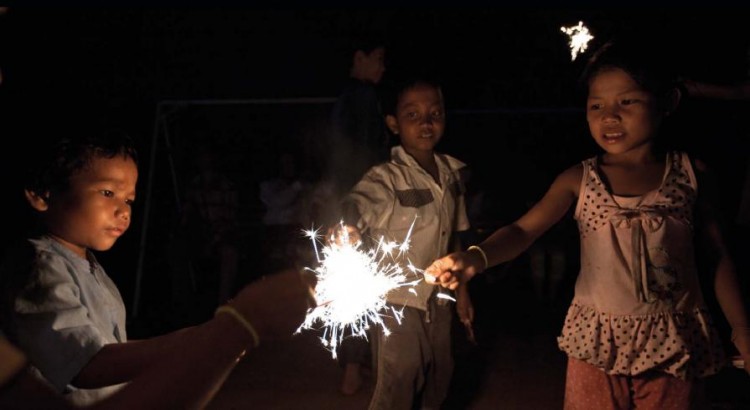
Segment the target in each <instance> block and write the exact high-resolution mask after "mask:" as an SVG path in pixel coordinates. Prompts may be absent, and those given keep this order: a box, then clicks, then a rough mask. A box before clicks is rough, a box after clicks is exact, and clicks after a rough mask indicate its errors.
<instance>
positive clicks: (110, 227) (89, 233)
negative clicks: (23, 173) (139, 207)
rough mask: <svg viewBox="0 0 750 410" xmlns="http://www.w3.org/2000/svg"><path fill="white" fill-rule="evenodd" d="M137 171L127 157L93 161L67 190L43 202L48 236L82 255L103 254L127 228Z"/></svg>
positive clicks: (76, 175) (74, 177) (77, 175)
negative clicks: (87, 251) (97, 252)
mask: <svg viewBox="0 0 750 410" xmlns="http://www.w3.org/2000/svg"><path fill="white" fill-rule="evenodd" d="M137 180H138V169H137V167H136V164H135V162H133V160H132V159H130V158H125V157H123V156H121V155H118V156H116V157H114V158H101V157H98V158H95V159H93V160H92V162H91V164H90V165H89V166H88V167H86V168H84V169H83V170H81V171H79V172H78V173H76V174H74V175H73V176H72V177H71V178H70V187H69V189H68V190H66V191H64V192H60V193H56V194H52V195H51V196H50V197H49V198H48V200H47V201H46V209H39V208H37V209H38V210H40V211H43V212H45V222H46V224H47V229H48V231H49V233H50V234H51V235H52V236H53V237H54V238H55V239H57V240H58V241H59V242H60V243H62V244H63V245H64V246H65V247H67V248H69V249H71V250H72V251H74V252H76V253H77V254H78V255H79V256H81V257H85V256H86V249H93V250H97V251H105V250H108V249H109V248H111V247H112V245H114V244H115V241H117V238H119V237H120V236H121V235H122V234H123V233H125V231H127V229H128V227H129V226H130V219H131V218H130V216H131V206H132V204H133V201H134V200H135V185H136V181H137Z"/></svg>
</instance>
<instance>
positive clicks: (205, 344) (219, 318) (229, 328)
mask: <svg viewBox="0 0 750 410" xmlns="http://www.w3.org/2000/svg"><path fill="white" fill-rule="evenodd" d="M311 292H312V291H311V289H310V288H309V286H308V284H306V283H304V281H303V277H302V276H301V275H300V273H299V272H297V271H295V270H291V269H290V270H286V271H283V272H279V273H275V274H273V275H268V276H267V277H266V278H265V279H264V280H262V281H256V282H253V283H251V284H249V285H247V286H246V287H245V288H243V289H242V290H241V291H240V292H239V293H238V294H237V295H236V296H235V298H234V299H233V300H232V302H230V303H229V304H228V305H229V306H231V307H232V308H234V309H235V311H236V312H237V313H238V314H240V315H241V316H242V317H243V318H244V319H245V320H246V321H247V322H248V323H249V324H250V326H252V327H253V328H254V329H255V331H256V333H257V335H258V337H259V338H260V341H261V343H262V342H264V341H270V340H278V339H289V338H291V337H292V335H293V334H294V331H295V330H296V329H297V328H298V327H299V326H300V325H301V324H302V321H303V320H304V319H305V315H306V312H307V310H308V309H309V308H310V307H313V306H315V303H314V299H312V296H311V294H312V293H311ZM170 335H174V334H170ZM253 343H254V338H253V336H252V335H251V334H250V332H249V331H248V330H247V329H246V328H245V325H243V324H241V323H240V321H239V320H237V319H236V318H235V317H233V315H229V314H218V315H216V316H215V317H214V318H213V319H211V320H209V321H208V322H206V323H204V324H201V325H198V326H195V327H193V328H191V329H190V332H188V333H186V334H184V335H180V337H179V338H175V339H173V340H172V341H169V342H168V344H170V345H171V348H170V349H169V350H167V351H164V352H162V353H163V354H162V356H161V357H160V358H159V360H158V361H156V362H154V363H153V364H152V365H151V366H149V367H148V368H147V369H146V370H145V371H144V372H143V373H141V374H140V375H138V376H137V377H136V378H135V379H134V380H133V381H132V382H131V383H129V384H128V385H127V386H125V388H123V389H122V390H120V391H118V392H117V393H115V394H114V395H113V396H112V397H110V398H108V399H106V400H105V401H103V402H101V403H98V404H97V405H96V406H94V408H96V409H100V408H101V409H134V408H138V409H163V408H205V406H206V405H207V404H208V403H209V401H210V400H211V398H213V397H214V395H215V394H216V393H217V392H218V390H219V388H220V387H221V385H222V384H223V383H224V381H225V380H226V377H227V376H228V375H229V373H230V372H231V371H232V369H233V368H234V366H235V365H236V364H237V363H238V362H239V360H240V359H241V358H242V356H243V355H244V353H245V350H246V349H249V348H250V347H251V346H252V344H253Z"/></svg>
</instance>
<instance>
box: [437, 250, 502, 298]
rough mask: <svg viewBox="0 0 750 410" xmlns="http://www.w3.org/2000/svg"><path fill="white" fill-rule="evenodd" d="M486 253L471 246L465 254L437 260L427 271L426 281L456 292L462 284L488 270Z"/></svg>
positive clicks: (457, 253)
mask: <svg viewBox="0 0 750 410" xmlns="http://www.w3.org/2000/svg"><path fill="white" fill-rule="evenodd" d="M487 267H488V266H487V257H486V256H485V254H484V251H483V250H482V249H481V248H479V247H477V246H471V247H469V250H467V251H465V252H455V253H451V254H450V255H447V256H444V257H442V258H440V259H437V260H435V261H434V262H432V264H430V266H428V267H427V269H425V275H424V276H425V281H427V282H428V283H434V284H438V285H440V286H442V287H444V288H448V289H451V290H455V289H456V288H458V286H459V282H460V283H465V282H468V281H469V280H470V279H471V278H473V277H474V275H476V274H477V273H480V272H482V271H484V270H485V269H487Z"/></svg>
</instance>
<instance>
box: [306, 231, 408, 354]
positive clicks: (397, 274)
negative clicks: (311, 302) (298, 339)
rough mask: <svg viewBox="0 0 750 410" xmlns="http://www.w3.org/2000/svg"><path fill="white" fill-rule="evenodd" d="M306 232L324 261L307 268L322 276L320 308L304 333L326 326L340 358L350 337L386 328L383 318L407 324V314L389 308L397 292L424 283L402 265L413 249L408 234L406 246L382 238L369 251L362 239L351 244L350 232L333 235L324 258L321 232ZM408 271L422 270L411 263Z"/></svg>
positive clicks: (326, 342) (309, 318) (326, 338)
mask: <svg viewBox="0 0 750 410" xmlns="http://www.w3.org/2000/svg"><path fill="white" fill-rule="evenodd" d="M342 228H343V224H342ZM409 233H411V230H410V231H409ZM305 234H306V235H307V236H308V237H309V238H310V239H311V240H312V241H313V246H314V247H315V252H316V256H317V257H318V262H319V265H318V267H317V268H314V269H313V268H306V269H307V270H309V271H311V272H314V273H315V275H316V277H317V285H316V286H315V298H316V300H318V301H319V304H318V306H317V307H315V308H314V309H312V310H311V311H310V312H308V314H307V317H306V318H305V321H304V322H303V323H302V325H301V326H300V328H299V329H298V330H297V331H298V332H299V331H301V330H302V329H312V328H313V327H314V326H315V325H316V324H322V328H323V336H322V337H321V341H322V342H323V345H324V346H325V347H326V348H328V350H330V351H331V353H332V355H333V358H334V359H335V358H336V349H337V347H338V346H339V344H341V340H342V339H343V337H344V336H348V335H355V336H358V337H367V333H366V331H367V329H368V328H369V327H370V326H371V325H374V324H380V325H383V320H382V318H381V315H393V316H394V317H395V318H396V320H397V321H398V322H399V323H400V322H401V318H402V317H403V313H402V311H401V310H398V309H393V308H388V307H387V306H386V303H385V296H386V294H387V293H388V292H389V291H391V290H393V289H396V288H398V287H401V286H412V287H413V286H414V285H416V284H417V283H418V282H419V280H417V281H408V280H407V276H406V274H405V273H404V268H402V266H401V265H400V264H399V263H398V260H399V259H400V258H403V255H404V253H405V252H406V251H407V250H408V246H409V245H408V243H409V236H408V235H407V238H406V239H405V240H404V242H403V243H401V244H399V243H395V242H386V241H385V240H384V239H383V238H380V241H379V242H378V245H377V247H375V249H373V250H370V251H364V250H361V249H360V247H361V246H362V243H361V241H357V242H355V243H354V244H352V243H350V240H349V233H348V232H347V231H346V229H342V230H341V232H340V238H334V237H332V238H330V241H329V243H330V245H325V246H323V248H322V255H323V257H322V258H321V257H320V255H319V254H318V247H317V244H316V242H317V240H318V239H319V236H318V231H317V230H309V231H305ZM337 239H338V240H337ZM396 250H397V251H398V252H397V253H395V254H394V251H396ZM407 269H410V270H413V271H414V272H417V270H416V269H415V268H414V266H413V265H411V263H408V264H407ZM411 290H412V291H414V289H413V288H412V289H411ZM382 329H383V332H384V333H385V334H386V335H388V334H390V331H389V330H388V329H387V328H385V326H382Z"/></svg>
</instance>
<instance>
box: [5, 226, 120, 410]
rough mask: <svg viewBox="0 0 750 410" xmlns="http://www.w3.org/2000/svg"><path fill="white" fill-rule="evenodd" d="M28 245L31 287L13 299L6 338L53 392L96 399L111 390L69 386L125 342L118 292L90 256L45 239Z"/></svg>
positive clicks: (77, 399) (78, 398) (77, 398)
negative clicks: (105, 351)
mask: <svg viewBox="0 0 750 410" xmlns="http://www.w3.org/2000/svg"><path fill="white" fill-rule="evenodd" d="M29 242H30V244H31V245H32V247H33V249H34V251H35V254H34V258H35V260H34V261H33V263H32V264H31V266H32V268H31V269H32V270H31V276H30V278H31V279H32V280H34V281H35V282H36V284H35V286H34V287H33V289H34V292H25V293H22V294H21V295H20V296H19V297H17V298H16V300H15V304H14V306H13V309H14V311H13V312H12V319H11V322H12V324H11V326H10V328H9V329H8V333H9V334H12V335H13V338H14V340H15V341H16V342H17V344H18V346H19V347H20V348H21V349H22V350H23V351H24V352H25V353H26V354H27V355H28V357H29V360H30V362H31V363H32V365H33V366H34V367H35V368H36V370H38V373H39V374H41V376H42V377H43V378H44V379H46V380H47V381H48V382H49V383H50V384H51V385H52V386H53V387H54V388H55V389H56V390H57V391H59V392H61V393H66V394H70V395H71V398H72V399H73V401H74V402H75V403H77V404H84V403H90V402H91V401H92V400H97V399H100V398H102V397H104V396H106V395H107V394H109V393H110V392H111V391H114V390H115V388H104V389H87V390H83V389H76V388H75V387H73V386H71V385H70V383H71V381H72V380H73V379H74V378H75V377H76V375H78V373H79V372H80V371H81V369H83V367H84V366H86V364H87V363H88V362H89V361H90V360H91V358H92V357H94V355H96V354H97V353H98V352H99V350H100V349H101V348H102V347H103V346H104V345H106V344H109V343H118V342H125V341H126V340H127V335H126V331H125V305H124V303H123V301H122V297H121V296H120V292H119V291H118V290H117V286H116V285H115V283H114V282H113V281H112V280H111V279H110V278H109V276H107V274H106V273H105V272H104V269H103V268H102V266H101V265H100V264H99V263H98V262H97V261H96V258H95V257H94V255H93V254H91V253H90V252H89V254H88V257H87V258H81V257H80V256H78V255H77V254H75V253H74V252H72V251H71V250H69V249H67V248H66V247H64V246H63V245H61V244H60V243H59V242H57V241H55V240H54V239H52V238H50V237H46V236H44V237H40V238H38V239H30V240H29ZM18 266H23V265H18ZM27 266H28V265H27ZM39 295H41V297H39Z"/></svg>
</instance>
